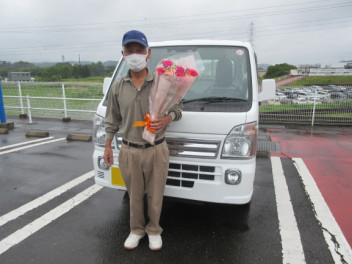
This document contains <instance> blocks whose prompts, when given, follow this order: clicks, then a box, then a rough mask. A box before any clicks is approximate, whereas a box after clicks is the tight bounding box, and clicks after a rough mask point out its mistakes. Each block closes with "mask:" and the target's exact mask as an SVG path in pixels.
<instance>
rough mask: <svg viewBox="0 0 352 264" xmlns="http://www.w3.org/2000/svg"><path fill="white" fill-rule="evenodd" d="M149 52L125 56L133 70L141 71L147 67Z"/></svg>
mask: <svg viewBox="0 0 352 264" xmlns="http://www.w3.org/2000/svg"><path fill="white" fill-rule="evenodd" d="M147 56H148V52H147V54H145V55H144V54H131V55H128V56H124V58H125V61H126V64H127V66H128V68H129V69H130V70H131V71H134V72H140V71H141V70H143V69H144V68H145V67H147V64H148V62H147Z"/></svg>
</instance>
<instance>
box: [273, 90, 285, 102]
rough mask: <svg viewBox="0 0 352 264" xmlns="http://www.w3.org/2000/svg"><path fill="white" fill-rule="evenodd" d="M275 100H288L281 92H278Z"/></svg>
mask: <svg viewBox="0 0 352 264" xmlns="http://www.w3.org/2000/svg"><path fill="white" fill-rule="evenodd" d="M275 99H278V100H280V101H281V100H287V97H286V95H285V94H284V93H281V92H276V93H275Z"/></svg>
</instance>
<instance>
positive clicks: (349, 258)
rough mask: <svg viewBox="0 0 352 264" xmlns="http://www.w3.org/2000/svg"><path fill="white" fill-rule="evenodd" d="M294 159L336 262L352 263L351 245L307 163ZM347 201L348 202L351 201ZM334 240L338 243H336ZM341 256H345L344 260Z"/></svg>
mask: <svg viewBox="0 0 352 264" xmlns="http://www.w3.org/2000/svg"><path fill="white" fill-rule="evenodd" d="M293 161H294V162H295V165H296V167H297V171H298V173H299V174H300V176H301V178H302V181H303V184H304V188H305V190H306V192H307V194H308V197H309V199H310V201H311V202H312V204H313V207H314V211H315V214H316V218H317V220H318V221H319V222H320V223H321V225H322V227H323V234H324V237H325V241H326V243H327V244H328V246H329V250H330V252H331V255H332V257H333V259H334V262H335V263H352V250H351V247H350V245H349V243H348V242H347V240H346V238H345V236H344V235H343V233H342V231H341V229H340V227H339V225H338V224H337V222H336V220H335V217H334V216H333V214H332V213H331V211H330V209H329V207H328V205H327V204H326V202H325V200H324V197H323V196H322V194H321V192H320V191H319V188H318V186H317V184H316V183H315V181H314V179H313V177H312V175H311V174H310V172H309V170H308V168H307V166H306V164H305V163H304V161H303V160H302V159H300V158H294V159H293ZM346 202H347V203H348V202H349V201H346ZM334 240H335V241H336V243H334ZM341 257H343V260H344V261H343V260H342V259H341Z"/></svg>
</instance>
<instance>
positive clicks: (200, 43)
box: [149, 39, 251, 47]
mask: <svg viewBox="0 0 352 264" xmlns="http://www.w3.org/2000/svg"><path fill="white" fill-rule="evenodd" d="M193 45H196V46H244V47H250V46H251V44H250V43H249V42H243V41H235V40H208V39H199V40H171V41H161V42H150V43H149V46H150V47H164V46H193Z"/></svg>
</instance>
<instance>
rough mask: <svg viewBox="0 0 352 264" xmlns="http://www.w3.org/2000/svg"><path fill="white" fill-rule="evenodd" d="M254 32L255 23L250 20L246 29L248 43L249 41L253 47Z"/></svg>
mask: <svg viewBox="0 0 352 264" xmlns="http://www.w3.org/2000/svg"><path fill="white" fill-rule="evenodd" d="M254 33H255V25H254V22H253V21H252V22H251V23H250V24H249V31H248V35H249V36H248V39H249V43H251V45H252V47H253V48H254V45H255V44H254Z"/></svg>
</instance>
